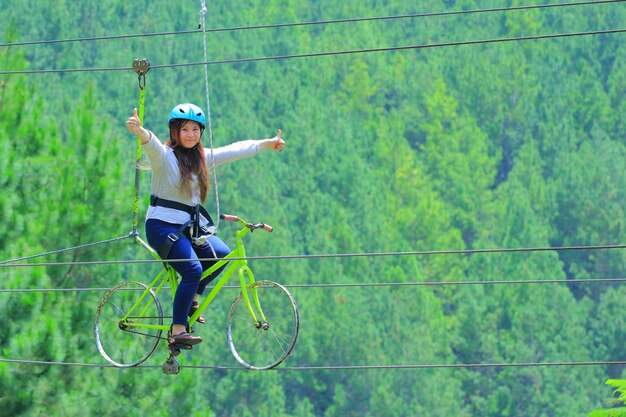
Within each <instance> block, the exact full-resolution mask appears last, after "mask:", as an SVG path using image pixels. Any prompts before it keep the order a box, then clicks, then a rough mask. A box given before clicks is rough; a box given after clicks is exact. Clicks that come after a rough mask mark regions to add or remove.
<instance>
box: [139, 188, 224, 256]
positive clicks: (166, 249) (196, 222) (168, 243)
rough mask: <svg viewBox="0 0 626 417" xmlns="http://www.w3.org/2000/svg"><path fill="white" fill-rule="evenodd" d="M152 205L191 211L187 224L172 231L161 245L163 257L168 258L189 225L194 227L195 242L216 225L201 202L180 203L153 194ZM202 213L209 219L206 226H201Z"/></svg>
mask: <svg viewBox="0 0 626 417" xmlns="http://www.w3.org/2000/svg"><path fill="white" fill-rule="evenodd" d="M150 205H151V206H154V207H156V206H159V207H165V208H170V209H174V210H179V211H184V212H185V213H189V220H188V221H187V222H185V224H183V225H182V226H180V227H179V228H178V230H176V232H174V233H170V234H169V235H168V236H167V239H165V241H164V242H163V244H162V245H161V247H160V248H158V249H157V252H158V253H159V256H161V258H163V259H165V258H167V255H168V254H169V253H170V249H171V248H172V245H173V244H174V242H176V241H177V240H178V239H180V237H181V236H182V235H183V233H184V232H185V229H186V228H187V227H191V228H192V231H191V233H190V237H191V240H192V241H193V242H194V243H195V242H196V239H198V238H200V236H202V235H206V234H208V233H209V232H210V229H209V227H210V226H213V225H214V223H213V219H211V216H210V215H209V213H208V212H207V211H206V209H205V208H204V207H202V206H201V205H200V204H196V205H195V206H190V205H187V204H183V203H180V202H178V201H173V200H167V199H165V198H160V197H157V196H156V195H154V194H152V195H150ZM200 214H202V215H203V216H204V217H205V218H206V219H207V221H208V224H207V225H206V226H202V227H200Z"/></svg>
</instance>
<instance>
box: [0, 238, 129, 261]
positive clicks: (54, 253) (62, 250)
mask: <svg viewBox="0 0 626 417" xmlns="http://www.w3.org/2000/svg"><path fill="white" fill-rule="evenodd" d="M130 237H132V236H131V235H126V236H120V237H115V238H113V239H107V240H101V241H99V242H93V243H85V244H84V245H78V246H72V247H69V248H65V249H58V250H53V251H50V252H44V253H40V254H37V255H31V256H22V257H20V258H15V259H9V260H7V261H1V262H0V268H1V267H2V266H4V265H5V264H8V263H12V262H18V261H26V260H28V259H34V258H39V257H42V256H49V255H57V254H59V253H63V252H68V251H71V250H77V249H85V248H89V247H92V246H96V245H102V244H104V243H112V242H116V241H118V240H123V239H128V238H130ZM31 265H32V264H31ZM13 266H17V265H13Z"/></svg>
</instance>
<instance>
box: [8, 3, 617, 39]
mask: <svg viewBox="0 0 626 417" xmlns="http://www.w3.org/2000/svg"><path fill="white" fill-rule="evenodd" d="M624 1H626V0H598V1H583V2H571V3H556V4H539V5H529V6H512V7H495V8H489V9H473V10H452V11H446V12H426V13H411V14H402V15H393V16H376V17H357V18H347V19H332V20H320V21H311V22H295V23H277V24H267V25H255V26H236V27H227V28H215V29H206V33H216V32H232V31H245V30H258V29H274V28H286V27H297V26H314V25H331V24H339V23H356V22H367V21H381V20H397V19H410V18H425V17H438V16H454V15H467V14H479V13H493V12H509V11H520V10H532V9H548V8H558V7H576V6H588V5H598V4H606V3H622V2H624ZM198 32H200V30H183V31H167V32H153V33H137V34H127V35H109V36H92V37H82V38H73V39H50V40H39V41H23V42H12V43H0V47H10V46H28V45H45V44H57V43H70V42H91V41H100V40H118V39H129V38H142V37H154V36H170V35H188V34H194V33H198Z"/></svg>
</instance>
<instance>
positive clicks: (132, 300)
mask: <svg viewBox="0 0 626 417" xmlns="http://www.w3.org/2000/svg"><path fill="white" fill-rule="evenodd" d="M131 309H132V310H131ZM146 324H152V325H162V324H163V311H162V309H161V304H160V303H159V299H158V298H157V296H156V294H155V293H154V292H153V291H152V289H148V287H147V286H146V285H145V284H143V283H141V282H135V281H127V282H122V283H121V284H118V285H116V286H115V287H113V288H111V289H110V290H109V291H108V292H107V293H106V294H105V296H104V297H103V298H102V301H100V304H99V305H98V310H97V312H96V322H95V324H94V333H95V337H96V345H97V346H98V350H99V351H100V354H101V355H102V356H103V357H104V359H106V360H107V361H109V362H110V363H112V364H113V365H115V366H119V367H131V366H136V365H139V364H140V363H142V362H143V361H145V360H146V359H148V358H149V357H150V355H151V354H152V352H154V349H156V347H157V345H158V343H159V340H160V339H161V333H162V330H161V329H150V328H145V327H138V326H140V325H146Z"/></svg>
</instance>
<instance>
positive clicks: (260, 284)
mask: <svg viewBox="0 0 626 417" xmlns="http://www.w3.org/2000/svg"><path fill="white" fill-rule="evenodd" d="M246 291H247V292H248V295H249V299H250V304H251V307H252V309H253V311H254V314H255V315H256V316H257V317H256V320H255V319H254V318H253V317H252V315H251V314H250V311H249V309H248V305H247V304H246V301H245V298H244V297H243V294H242V293H239V295H238V296H237V298H235V301H234V302H233V305H232V307H231V308H230V311H229V313H228V330H227V337H228V346H229V347H230V351H231V352H232V353H233V355H234V356H235V359H237V361H238V362H239V363H240V364H242V365H243V366H245V367H246V368H248V369H270V368H273V367H275V366H277V365H278V364H280V363H281V362H283V361H284V360H285V359H286V358H287V356H289V354H290V353H291V351H292V350H293V347H294V346H295V344H296V339H297V338H298V328H299V326H300V319H299V314H298V306H297V305H296V301H295V299H294V298H293V296H292V295H291V293H290V292H289V291H288V290H287V288H285V287H283V286H282V285H280V284H277V283H275V282H272V281H257V282H254V283H252V284H250V285H248V286H247V287H246ZM255 291H256V294H257V295H258V300H259V305H260V307H261V310H262V313H261V312H259V311H258V308H257V306H256V303H255V301H254V296H253V294H254V292H255ZM263 316H265V320H264V319H263V318H262V317H263Z"/></svg>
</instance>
